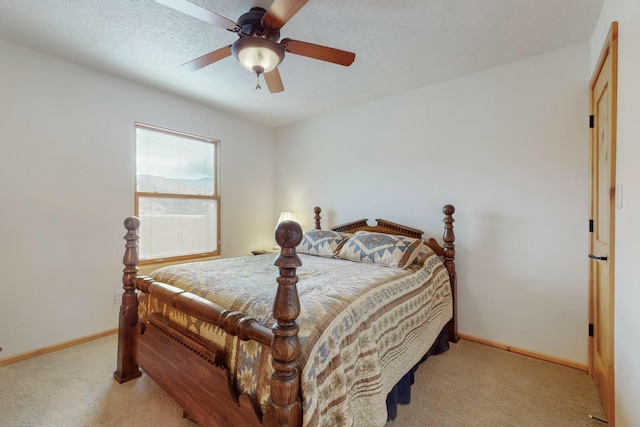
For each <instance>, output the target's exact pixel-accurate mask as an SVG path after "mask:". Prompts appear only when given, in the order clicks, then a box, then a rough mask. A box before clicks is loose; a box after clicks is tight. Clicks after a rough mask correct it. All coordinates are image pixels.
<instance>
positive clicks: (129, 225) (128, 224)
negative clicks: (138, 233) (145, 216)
mask: <svg viewBox="0 0 640 427" xmlns="http://www.w3.org/2000/svg"><path fill="white" fill-rule="evenodd" d="M124 228H126V229H127V230H137V229H138V228H140V220H139V219H138V217H135V216H130V217H128V218H127V219H125V220H124Z"/></svg>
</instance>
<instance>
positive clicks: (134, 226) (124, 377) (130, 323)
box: [113, 216, 142, 383]
mask: <svg viewBox="0 0 640 427" xmlns="http://www.w3.org/2000/svg"><path fill="white" fill-rule="evenodd" d="M124 226H125V228H126V229H127V234H126V235H125V236H124V239H125V240H126V241H127V243H126V245H125V247H126V249H125V252H124V258H123V260H122V262H123V264H124V269H123V270H122V272H123V274H122V288H123V289H124V293H123V294H122V303H121V305H120V316H119V325H118V369H117V370H116V371H115V372H114V373H113V377H114V378H115V379H116V380H117V381H118V382H119V383H123V382H125V381H129V380H131V379H133V378H137V377H139V376H140V375H142V372H140V369H139V368H138V365H137V364H136V362H135V361H134V360H133V337H134V335H133V334H134V333H135V327H136V324H137V323H138V296H137V295H136V292H135V284H134V282H133V280H134V278H135V277H136V274H137V273H138V239H139V238H140V237H139V236H138V227H140V220H139V219H138V218H136V217H135V216H131V217H129V218H127V219H126V220H125V221H124Z"/></svg>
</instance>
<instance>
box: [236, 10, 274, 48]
mask: <svg viewBox="0 0 640 427" xmlns="http://www.w3.org/2000/svg"><path fill="white" fill-rule="evenodd" d="M265 13H267V11H266V10H265V9H263V8H261V7H252V8H251V10H250V11H249V12H247V13H243V14H242V15H241V16H240V18H238V25H240V27H242V32H241V33H239V36H240V37H247V36H250V37H260V38H265V39H268V40H271V41H274V42H277V41H278V40H279V39H280V31H267V30H266V29H265V28H264V26H263V25H262V17H263V16H264V14H265Z"/></svg>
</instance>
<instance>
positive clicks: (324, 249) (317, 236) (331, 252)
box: [296, 230, 351, 257]
mask: <svg viewBox="0 0 640 427" xmlns="http://www.w3.org/2000/svg"><path fill="white" fill-rule="evenodd" d="M349 236H351V234H349V233H340V232H338V231H330V230H310V231H306V232H305V233H304V234H303V235H302V241H301V242H300V244H299V245H298V246H297V247H296V252H298V253H301V254H308V255H320V256H327V257H334V256H336V254H337V253H338V251H339V250H340V248H341V247H342V245H343V244H344V242H346V241H347V239H348V238H349Z"/></svg>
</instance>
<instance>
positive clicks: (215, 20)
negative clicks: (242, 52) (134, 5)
mask: <svg viewBox="0 0 640 427" xmlns="http://www.w3.org/2000/svg"><path fill="white" fill-rule="evenodd" d="M155 1H156V3H160V4H162V5H164V6H167V7H170V8H171V9H174V10H177V11H178V12H182V13H184V14H186V15H189V16H193V17H194V18H198V19H199V20H201V21H204V22H208V23H209V24H213V25H215V26H216V27H220V28H224V29H227V30H229V31H234V32H238V31H240V30H241V28H240V26H239V25H238V24H236V23H235V22H233V21H232V20H230V19H227V18H225V17H224V16H221V15H218V14H217V13H215V12H211V11H210V10H207V9H205V8H202V7H200V6H198V5H196V4H193V3H191V2H189V1H187V0H155Z"/></svg>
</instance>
